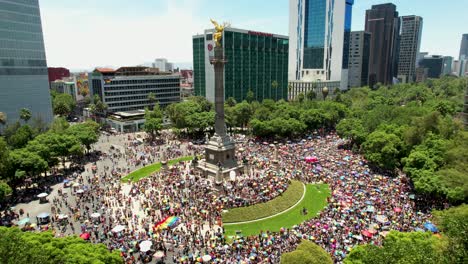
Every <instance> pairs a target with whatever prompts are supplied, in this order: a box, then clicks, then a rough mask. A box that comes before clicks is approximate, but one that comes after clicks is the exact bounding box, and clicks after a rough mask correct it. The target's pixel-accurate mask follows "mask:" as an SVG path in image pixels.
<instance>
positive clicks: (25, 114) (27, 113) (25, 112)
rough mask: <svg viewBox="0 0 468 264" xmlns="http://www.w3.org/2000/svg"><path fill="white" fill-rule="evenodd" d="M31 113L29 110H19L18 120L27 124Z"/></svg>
mask: <svg viewBox="0 0 468 264" xmlns="http://www.w3.org/2000/svg"><path fill="white" fill-rule="evenodd" d="M31 117H32V113H31V110H29V109H27V108H21V110H20V119H21V120H23V121H24V122H28V120H29V119H31Z"/></svg>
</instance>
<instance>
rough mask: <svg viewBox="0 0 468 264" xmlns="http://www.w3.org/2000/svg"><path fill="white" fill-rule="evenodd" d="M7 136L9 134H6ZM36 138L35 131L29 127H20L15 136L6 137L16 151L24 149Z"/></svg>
mask: <svg viewBox="0 0 468 264" xmlns="http://www.w3.org/2000/svg"><path fill="white" fill-rule="evenodd" d="M5 134H7V132H5ZM33 138H34V131H33V130H32V128H31V127H30V126H29V125H24V126H20V127H19V128H18V129H17V130H16V131H15V133H14V134H9V133H8V135H7V136H6V140H7V142H8V145H10V146H11V147H12V148H14V149H18V148H22V147H24V146H26V144H27V143H28V141H29V140H31V139H33Z"/></svg>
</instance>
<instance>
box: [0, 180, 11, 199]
mask: <svg viewBox="0 0 468 264" xmlns="http://www.w3.org/2000/svg"><path fill="white" fill-rule="evenodd" d="M11 193H12V189H11V187H10V185H8V184H7V183H6V182H4V181H2V180H0V202H2V201H3V199H5V197H6V196H7V195H10V194H11Z"/></svg>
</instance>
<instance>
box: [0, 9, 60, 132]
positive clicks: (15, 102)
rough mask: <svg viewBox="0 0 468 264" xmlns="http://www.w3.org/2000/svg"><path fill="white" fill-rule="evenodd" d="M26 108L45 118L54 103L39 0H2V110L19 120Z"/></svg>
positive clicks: (0, 80) (0, 38) (0, 51)
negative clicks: (52, 102)
mask: <svg viewBox="0 0 468 264" xmlns="http://www.w3.org/2000/svg"><path fill="white" fill-rule="evenodd" d="M22 108H27V109H29V110H30V111H31V113H32V115H33V117H37V118H41V119H42V121H44V122H47V123H49V122H51V121H52V105H51V98H50V92H49V80H48V76H47V62H46V55H45V49H44V39H43V35H42V25H41V16H40V10H39V2H38V0H27V1H24V0H23V1H14V0H11V1H10V0H8V1H7V0H2V1H0V112H3V113H5V114H6V115H7V122H16V121H17V120H19V112H20V110H21V109H22Z"/></svg>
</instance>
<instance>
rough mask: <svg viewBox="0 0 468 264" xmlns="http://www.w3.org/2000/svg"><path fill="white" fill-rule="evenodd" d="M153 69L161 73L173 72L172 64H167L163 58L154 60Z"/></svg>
mask: <svg viewBox="0 0 468 264" xmlns="http://www.w3.org/2000/svg"><path fill="white" fill-rule="evenodd" d="M153 68H158V69H159V71H162V72H171V71H173V70H174V66H173V64H172V63H170V62H168V61H167V59H164V58H160V59H156V60H154V63H153Z"/></svg>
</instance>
